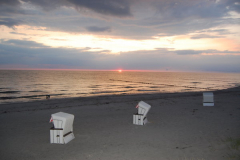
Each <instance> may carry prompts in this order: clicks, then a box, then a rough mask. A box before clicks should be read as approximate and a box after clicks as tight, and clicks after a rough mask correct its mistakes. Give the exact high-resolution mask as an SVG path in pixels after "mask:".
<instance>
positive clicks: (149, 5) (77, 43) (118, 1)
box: [0, 0, 240, 73]
mask: <svg viewBox="0 0 240 160" xmlns="http://www.w3.org/2000/svg"><path fill="white" fill-rule="evenodd" d="M0 69H80V70H118V69H122V70H123V71H124V70H138V71H142V70H145V71H174V72H175V71H186V72H237V73H240V0H52V1H49V0H0Z"/></svg>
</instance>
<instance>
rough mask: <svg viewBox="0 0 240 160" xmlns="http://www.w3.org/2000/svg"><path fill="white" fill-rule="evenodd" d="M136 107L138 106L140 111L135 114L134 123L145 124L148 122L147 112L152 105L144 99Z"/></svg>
mask: <svg viewBox="0 0 240 160" xmlns="http://www.w3.org/2000/svg"><path fill="white" fill-rule="evenodd" d="M136 108H138V112H137V113H136V114H134V115H133V124H135V125H145V124H146V123H147V122H148V120H147V114H148V112H149V110H150V109H151V106H150V105H149V104H147V103H145V102H143V101H140V102H139V103H138V105H137V106H136Z"/></svg>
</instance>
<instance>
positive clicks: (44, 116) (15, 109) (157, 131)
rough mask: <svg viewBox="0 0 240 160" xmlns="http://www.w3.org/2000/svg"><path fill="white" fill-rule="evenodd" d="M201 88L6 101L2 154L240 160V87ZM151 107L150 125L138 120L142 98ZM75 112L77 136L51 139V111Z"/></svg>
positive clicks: (1, 114) (77, 159)
mask: <svg viewBox="0 0 240 160" xmlns="http://www.w3.org/2000/svg"><path fill="white" fill-rule="evenodd" d="M213 93H214V102H215V105H214V106H212V107H210V106H203V103H202V99H203V98H202V92H187V93H159V94H157V93H156V94H136V95H112V96H110V95H108V96H97V97H79V98H64V99H49V100H41V101H35V102H24V103H9V104H1V105H0V122H1V123H0V130H1V136H0V141H1V143H0V155H1V159H8V160H15V159H18V160H28V159H29V160H30V159H31V160H33V159H49V160H51V159H58V160H59V159H62V160H65V159H68V160H88V159H91V160H113V159H114V160H146V159H147V160H226V159H239V158H240V147H239V148H238V146H237V147H236V145H234V143H235V141H237V140H239V139H240V87H236V88H231V89H226V90H219V91H213ZM141 100H142V101H144V102H146V103H148V104H150V105H151V106H152V108H151V110H150V111H149V113H148V115H147V117H148V121H149V122H148V123H147V124H146V125H144V126H138V125H133V114H134V113H136V112H137V109H136V108H135V106H136V105H137V103H138V102H139V101H141ZM60 111H61V112H66V113H70V114H73V115H74V116H75V119H74V124H73V133H74V135H75V139H73V140H72V141H70V142H69V143H68V144H64V145H61V144H50V137H49V136H50V135H49V134H50V133H49V130H50V128H51V127H52V123H49V120H50V118H51V114H53V113H56V112H60Z"/></svg>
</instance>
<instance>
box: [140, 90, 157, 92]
mask: <svg viewBox="0 0 240 160" xmlns="http://www.w3.org/2000/svg"><path fill="white" fill-rule="evenodd" d="M137 91H141V92H152V91H159V90H149V89H138V90H137Z"/></svg>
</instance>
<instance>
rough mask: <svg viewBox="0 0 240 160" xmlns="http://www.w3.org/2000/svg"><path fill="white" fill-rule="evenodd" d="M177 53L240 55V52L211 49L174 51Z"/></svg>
mask: <svg viewBox="0 0 240 160" xmlns="http://www.w3.org/2000/svg"><path fill="white" fill-rule="evenodd" d="M173 52H175V53H177V54H178V55H197V54H219V53H222V54H240V51H228V50H226V51H219V50H215V49H209V50H176V51H173Z"/></svg>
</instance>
